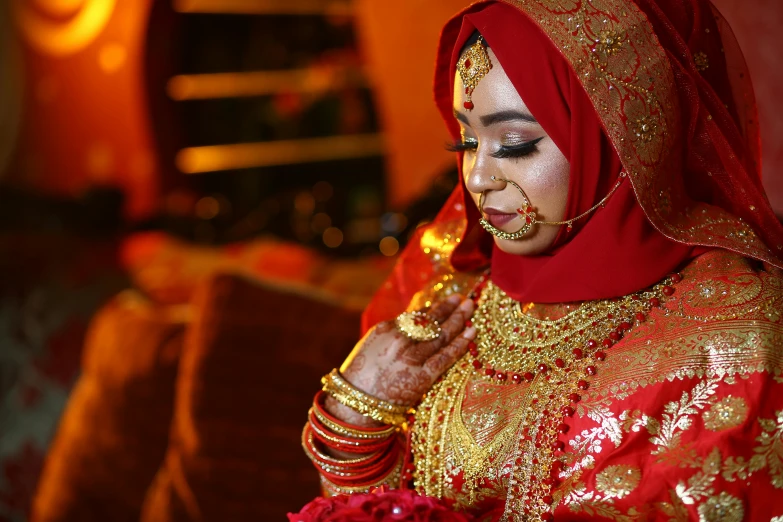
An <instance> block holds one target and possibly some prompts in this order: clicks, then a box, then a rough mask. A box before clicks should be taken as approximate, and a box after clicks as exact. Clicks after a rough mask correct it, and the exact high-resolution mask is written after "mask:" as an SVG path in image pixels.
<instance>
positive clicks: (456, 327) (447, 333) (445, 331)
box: [440, 299, 475, 345]
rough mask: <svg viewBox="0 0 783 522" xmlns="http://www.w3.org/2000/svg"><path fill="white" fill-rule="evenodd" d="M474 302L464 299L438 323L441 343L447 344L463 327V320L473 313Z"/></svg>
mask: <svg viewBox="0 0 783 522" xmlns="http://www.w3.org/2000/svg"><path fill="white" fill-rule="evenodd" d="M474 308H475V304H474V303H473V301H471V300H470V299H465V300H464V301H462V302H461V303H460V305H459V306H458V307H457V308H456V310H454V311H453V312H452V314H451V315H450V316H449V318H448V319H446V321H444V322H442V323H441V325H440V342H441V345H444V344H448V343H450V342H451V340H452V339H454V338H455V337H456V336H457V335H459V333H460V332H462V330H464V329H465V321H467V320H468V318H469V317H470V316H471V315H473V309H474Z"/></svg>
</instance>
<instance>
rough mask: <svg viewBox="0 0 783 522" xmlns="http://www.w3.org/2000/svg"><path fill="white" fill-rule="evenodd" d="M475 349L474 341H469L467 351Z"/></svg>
mask: <svg viewBox="0 0 783 522" xmlns="http://www.w3.org/2000/svg"><path fill="white" fill-rule="evenodd" d="M475 349H476V343H475V341H470V342H469V343H468V350H475Z"/></svg>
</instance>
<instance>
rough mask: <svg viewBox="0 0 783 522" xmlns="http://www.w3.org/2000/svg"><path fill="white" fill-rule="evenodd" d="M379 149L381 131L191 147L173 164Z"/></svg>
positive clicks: (363, 153)
mask: <svg viewBox="0 0 783 522" xmlns="http://www.w3.org/2000/svg"><path fill="white" fill-rule="evenodd" d="M382 153H383V137H382V135H380V134H356V135H348V136H331V137H328V138H311V139H305V140H280V141H268V142H261V143H240V144H236V145H210V146H204V147H190V148H187V149H183V150H181V151H180V152H179V153H178V154H177V157H176V164H177V168H178V169H179V170H180V171H181V172H184V173H186V174H199V173H202V172H217V171H222V170H233V169H245V168H251V167H268V166H272V165H292V164H296V163H311V162H316V161H329V160H335V159H347V158H362V157H367V156H378V155H381V154H382Z"/></svg>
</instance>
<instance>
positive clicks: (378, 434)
mask: <svg viewBox="0 0 783 522" xmlns="http://www.w3.org/2000/svg"><path fill="white" fill-rule="evenodd" d="M310 411H311V412H312V414H313V415H315V417H316V418H317V419H318V420H319V421H320V422H321V424H323V425H324V427H326V428H328V429H330V430H331V431H333V432H334V433H335V434H337V435H342V436H343V437H351V438H354V439H365V440H373V439H385V438H388V437H390V436H392V435H394V434H395V433H396V432H397V426H389V427H388V428H386V429H385V430H383V431H365V430H361V429H358V428H353V427H350V426H345V425H342V424H338V423H336V422H334V421H333V420H331V419H330V418H328V417H327V416H326V415H324V414H323V413H321V412H320V411H318V409H317V408H311V409H310Z"/></svg>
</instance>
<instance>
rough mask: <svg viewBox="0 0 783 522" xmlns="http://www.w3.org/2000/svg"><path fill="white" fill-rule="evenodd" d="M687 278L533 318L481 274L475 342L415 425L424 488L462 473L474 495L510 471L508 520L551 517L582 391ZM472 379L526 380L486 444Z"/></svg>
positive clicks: (434, 490)
mask: <svg viewBox="0 0 783 522" xmlns="http://www.w3.org/2000/svg"><path fill="white" fill-rule="evenodd" d="M680 279H681V278H680V276H679V275H678V274H675V275H673V276H671V277H669V278H667V279H666V280H665V281H663V282H662V283H659V284H658V285H655V286H654V287H652V288H650V289H648V290H644V291H642V292H638V293H635V294H631V295H628V296H625V297H621V298H618V299H609V300H601V301H589V302H585V303H583V304H581V305H578V306H575V307H574V308H573V309H572V310H570V311H568V312H567V313H566V314H565V315H563V316H562V317H558V318H555V319H548V318H536V317H533V316H532V315H530V314H529V313H527V310H526V309H523V307H522V305H521V304H520V303H519V302H516V301H514V300H513V299H512V298H511V297H509V296H508V295H507V294H506V293H505V292H503V290H501V289H500V288H499V287H497V286H495V285H494V284H493V283H492V282H488V281H483V280H482V281H480V283H479V288H478V289H477V292H476V294H477V298H476V299H477V308H476V312H475V313H474V315H473V317H472V319H471V322H472V325H473V326H475V328H476V330H477V336H476V341H475V342H474V343H471V346H470V350H469V353H468V354H467V355H466V356H465V358H463V359H462V360H461V361H459V362H458V363H457V364H456V365H455V366H454V367H453V368H452V369H451V370H450V371H449V372H448V373H447V374H446V375H445V376H444V378H443V379H442V380H441V381H440V382H439V383H437V384H436V385H435V386H434V387H433V388H432V390H430V392H429V393H428V394H427V395H426V396H425V398H424V400H423V401H422V404H421V406H420V408H419V409H418V411H419V417H421V416H422V414H424V415H425V417H426V418H417V420H416V423H415V424H414V427H413V433H412V443H413V446H412V449H413V451H414V459H415V461H416V486H417V488H418V489H419V490H420V491H422V492H423V493H426V494H429V495H433V496H437V497H443V495H444V485H445V484H446V483H447V482H448V481H449V480H451V479H450V478H449V476H453V474H454V473H455V472H461V474H462V479H463V480H464V484H465V486H464V488H463V489H464V490H466V491H467V492H468V496H469V502H470V503H473V502H474V501H475V498H476V497H475V495H476V492H478V491H479V490H480V487H481V484H482V482H483V481H484V480H487V479H492V480H499V479H500V477H501V475H503V476H504V477H506V478H504V480H506V481H507V484H506V491H507V499H506V512H505V518H506V519H509V520H511V519H513V520H524V519H527V518H535V519H542V520H547V519H549V518H550V517H551V510H552V505H553V504H554V503H555V500H556V498H557V491H556V488H557V485H558V483H559V478H560V477H559V476H560V472H561V471H562V469H561V467H560V466H561V458H562V457H563V455H564V453H563V452H564V451H565V443H564V442H563V441H562V440H559V439H560V436H561V435H564V434H565V433H567V432H568V430H569V424H568V418H569V417H571V416H573V414H574V412H575V407H576V404H577V403H578V402H579V401H580V400H581V395H580V393H581V392H583V391H584V390H587V389H588V388H589V386H590V382H589V381H590V377H592V376H594V375H596V373H597V372H598V366H599V365H600V362H601V361H603V360H604V359H605V358H606V357H607V352H609V353H611V347H612V346H613V345H614V344H615V343H617V342H619V341H620V340H621V339H622V337H623V335H624V334H625V333H626V332H628V331H629V330H631V329H632V328H633V327H634V326H635V325H637V324H639V323H640V322H642V321H644V320H645V318H646V315H647V313H648V312H649V311H650V310H651V309H652V308H655V307H658V306H661V304H662V303H663V302H664V301H665V300H666V299H667V298H668V297H670V296H671V295H672V294H674V292H675V290H674V287H673V286H672V285H673V284H676V283H677V282H679V281H680ZM469 383H484V385H485V386H486V385H492V384H494V385H496V386H498V385H499V386H520V392H521V393H522V394H523V400H522V402H521V403H520V404H519V406H518V407H517V408H516V409H515V411H514V412H513V413H511V414H510V415H508V416H507V417H506V418H504V419H502V420H501V421H500V422H501V423H503V427H502V428H501V429H500V430H499V431H497V432H496V434H495V435H494V436H493V437H492V438H491V439H489V440H487V441H485V442H484V443H483V444H479V443H478V442H477V441H476V440H475V438H474V436H473V435H472V434H471V431H470V430H469V429H468V427H467V425H466V424H465V420H464V418H463V402H464V400H465V394H466V389H467V387H468V384H469ZM447 462H448V465H447ZM509 463H510V464H511V469H510V470H509ZM446 468H449V469H446Z"/></svg>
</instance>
